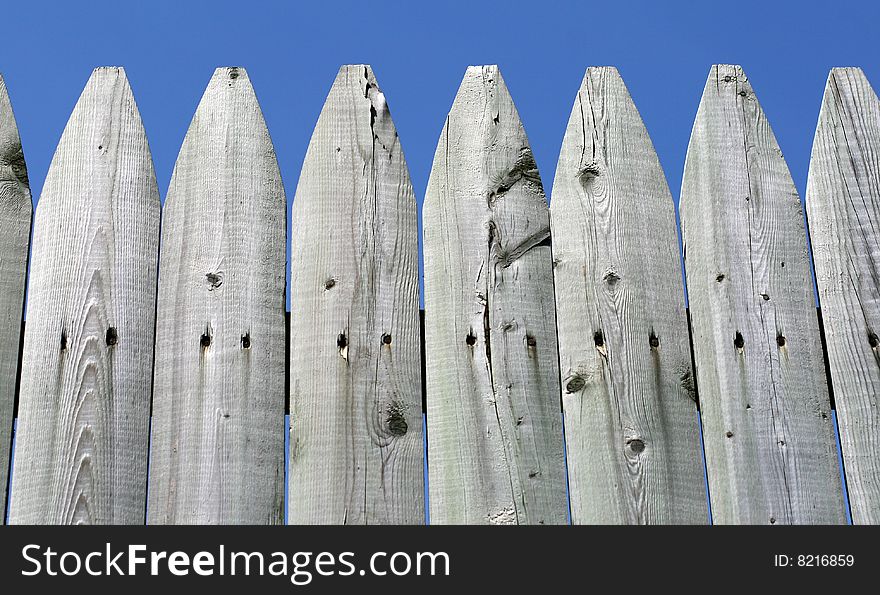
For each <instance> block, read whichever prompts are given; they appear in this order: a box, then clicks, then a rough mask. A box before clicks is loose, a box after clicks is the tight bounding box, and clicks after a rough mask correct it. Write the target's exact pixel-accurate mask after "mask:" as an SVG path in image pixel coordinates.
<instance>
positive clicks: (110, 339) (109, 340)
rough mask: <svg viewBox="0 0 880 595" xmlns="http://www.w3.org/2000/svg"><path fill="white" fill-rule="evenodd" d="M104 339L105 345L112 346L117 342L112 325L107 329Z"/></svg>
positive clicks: (117, 338)
mask: <svg viewBox="0 0 880 595" xmlns="http://www.w3.org/2000/svg"><path fill="white" fill-rule="evenodd" d="M104 341H105V342H106V343H107V345H110V346H113V345H116V343H118V342H119V337H118V336H117V334H116V329H115V328H113V327H112V326H111V327H110V328H108V329H107V335H106V336H105V337H104Z"/></svg>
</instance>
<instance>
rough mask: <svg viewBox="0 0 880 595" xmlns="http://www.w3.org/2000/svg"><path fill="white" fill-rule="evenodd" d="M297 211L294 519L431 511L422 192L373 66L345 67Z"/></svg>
mask: <svg viewBox="0 0 880 595" xmlns="http://www.w3.org/2000/svg"><path fill="white" fill-rule="evenodd" d="M291 217H292V218H291V231H292V233H291V237H292V247H291V274H290V286H291V331H290V358H291V359H290V387H291V395H290V406H291V416H290V425H291V428H290V462H289V477H290V494H289V498H288V522H289V523H291V524H297V523H306V524H316V523H321V524H328V523H333V524H383V523H384V524H412V523H424V521H425V513H424V510H425V505H424V477H423V475H424V472H423V442H422V440H423V439H422V407H421V402H422V399H421V368H420V353H421V352H420V334H419V294H418V292H419V282H418V220H417V211H416V201H415V198H414V195H413V188H412V183H411V182H410V177H409V172H408V170H407V166H406V161H405V160H404V156H403V151H402V149H401V146H400V141H399V139H398V137H397V131H396V130H395V127H394V123H393V122H392V120H391V114H390V112H389V110H388V106H387V104H386V101H385V96H384V95H383V94H382V91H381V90H380V89H379V87H378V85H377V83H376V78H375V76H374V74H373V71H372V69H371V68H370V67H369V66H365V65H351V66H343V67H342V68H341V69H340V70H339V74H338V75H337V77H336V81H335V82H334V83H333V86H332V88H331V89H330V94H329V95H328V97H327V101H326V103H325V104H324V108H323V110H322V111H321V115H320V117H319V119H318V123H317V125H316V126H315V131H314V133H313V135H312V140H311V143H310V144H309V148H308V152H307V153H306V158H305V162H304V163H303V168H302V173H301V175H300V179H299V185H298V186H297V190H296V196H295V198H294V201H293V208H292V216H291Z"/></svg>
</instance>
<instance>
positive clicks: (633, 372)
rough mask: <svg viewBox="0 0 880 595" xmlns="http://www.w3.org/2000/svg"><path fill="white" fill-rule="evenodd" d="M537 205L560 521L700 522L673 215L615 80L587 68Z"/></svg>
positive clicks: (695, 433) (636, 119) (642, 133)
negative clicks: (563, 513)
mask: <svg viewBox="0 0 880 595" xmlns="http://www.w3.org/2000/svg"><path fill="white" fill-rule="evenodd" d="M552 196H553V200H552V202H551V203H550V222H551V227H552V230H553V264H554V277H555V285H556V313H557V314H556V316H557V319H556V322H557V326H558V329H559V333H558V334H559V361H560V368H561V381H562V387H563V388H562V404H563V410H564V412H565V436H566V445H567V453H568V457H567V460H568V478H569V490H570V496H571V515H572V521H573V522H574V523H581V524H595V523H608V524H672V523H686V524H698V523H706V522H707V520H708V510H707V503H706V492H705V481H704V477H703V461H702V456H701V453H700V430H699V424H698V417H697V416H698V413H697V407H696V392H695V388H694V380H693V376H692V365H691V351H690V343H689V334H688V324H687V319H686V317H685V311H684V287H683V284H682V278H681V261H680V258H679V251H678V235H677V229H676V224H675V211H674V208H673V204H672V196H671V194H670V193H669V187H668V186H667V184H666V178H665V176H664V174H663V170H662V169H661V167H660V162H659V161H658V159H657V154H656V153H655V152H654V146H653V144H652V143H651V139H650V137H649V136H648V132H647V130H646V129H645V126H644V124H643V123H642V119H641V117H640V116H639V113H638V111H637V110H636V106H635V104H634V103H633V101H632V99H631V98H630V95H629V92H628V91H627V89H626V86H625V85H624V82H623V79H621V78H620V75H619V74H618V72H617V70H616V69H615V68H589V69H588V70H587V72H586V75H585V76H584V80H583V83H581V87H580V90H579V91H578V95H577V99H576V100H575V103H574V107H573V109H572V112H571V118H570V119H569V122H568V128H567V129H566V132H565V139H564V140H563V143H562V150H561V153H560V156H559V165H558V166H557V169H556V179H555V181H554V183H553V194H552Z"/></svg>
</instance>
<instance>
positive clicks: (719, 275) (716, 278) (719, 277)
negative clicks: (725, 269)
mask: <svg viewBox="0 0 880 595" xmlns="http://www.w3.org/2000/svg"><path fill="white" fill-rule="evenodd" d="M715 280H716V281H718V282H719V283H721V282H722V281H724V273H718V276H717V277H715Z"/></svg>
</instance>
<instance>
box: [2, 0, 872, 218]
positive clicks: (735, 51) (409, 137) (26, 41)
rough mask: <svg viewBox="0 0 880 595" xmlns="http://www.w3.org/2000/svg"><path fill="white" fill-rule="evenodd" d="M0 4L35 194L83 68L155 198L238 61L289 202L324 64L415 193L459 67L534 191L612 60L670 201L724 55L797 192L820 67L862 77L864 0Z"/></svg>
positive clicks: (868, 47)
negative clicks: (473, 82)
mask: <svg viewBox="0 0 880 595" xmlns="http://www.w3.org/2000/svg"><path fill="white" fill-rule="evenodd" d="M4 4H5V5H4V7H3V12H2V14H3V32H2V39H3V48H4V50H3V53H2V54H0V72H2V73H3V75H4V76H5V78H6V82H7V85H8V87H9V93H10V95H11V99H12V102H13V108H14V109H15V113H16V117H17V119H18V123H19V128H20V131H21V136H22V142H23V145H24V151H25V157H26V159H27V164H28V170H29V173H30V179H31V187H32V190H33V192H34V196H35V197H38V196H39V192H40V189H41V187H42V184H43V179H44V178H45V175H46V171H47V169H48V167H49V162H50V160H51V157H52V153H53V151H54V149H55V146H56V144H57V142H58V139H59V137H60V135H61V131H62V129H63V128H64V124H65V122H66V121H67V118H68V116H69V114H70V111H71V109H72V108H73V105H74V103H75V102H76V99H77V97H78V96H79V93H80V91H81V90H82V87H83V85H84V84H85V82H86V79H87V78H88V76H89V74H90V72H91V70H92V68H94V67H96V66H102V65H122V66H124V67H125V68H126V70H127V72H128V76H129V79H130V81H131V84H132V87H133V89H134V93H135V96H136V98H137V101H138V105H139V107H140V111H141V115H142V117H143V120H144V124H145V126H146V129H147V133H148V135H149V139H150V144H151V147H152V151H153V159H154V161H155V164H156V172H157V176H158V180H159V188H160V190H161V192H162V193H163V195H164V193H165V190H166V189H167V187H168V182H169V180H170V177H171V170H172V167H173V165H174V160H175V158H176V155H177V151H178V149H179V148H180V143H181V141H182V140H183V136H184V134H185V133H186V129H187V126H188V125H189V121H190V119H191V118H192V114H193V112H194V110H195V107H196V105H197V103H198V101H199V98H200V96H201V94H202V91H203V90H204V87H205V85H206V84H207V82H208V79H209V78H210V76H211V74H212V72H213V70H214V68H215V67H217V66H225V65H237V66H244V67H245V68H247V70H248V72H249V74H250V77H251V80H252V82H253V84H254V86H255V88H256V91H257V95H258V97H259V99H260V103H261V105H262V107H263V112H264V114H265V117H266V121H267V123H268V125H269V130H270V132H271V134H272V138H273V140H274V142H275V148H276V150H277V153H278V158H279V162H280V165H281V172H282V175H283V177H284V183H285V187H286V190H287V194H288V197H289V199H292V198H293V194H294V190H295V189H296V182H297V179H298V176H299V170H300V166H301V164H302V160H303V156H304V154H305V150H306V147H307V145H308V141H309V137H310V135H311V132H312V128H313V126H314V124H315V121H316V120H317V117H318V113H319V112H320V110H321V106H322V104H323V101H324V98H325V96H326V93H327V91H328V89H329V87H330V84H331V83H332V81H333V79H334V77H335V74H336V71H337V69H338V68H339V66H340V65H341V64H344V63H361V62H367V63H370V64H372V65H373V67H374V69H375V72H376V75H377V77H378V79H379V84H380V86H381V87H382V88H383V91H384V92H385V94H386V97H387V98H388V101H389V105H390V108H391V113H392V115H393V117H394V120H395V122H396V124H397V128H398V132H399V134H400V137H401V141H402V144H403V148H404V151H405V154H406V157H407V161H408V162H409V166H410V171H411V173H412V178H413V182H414V185H415V190H416V195H417V196H418V197H419V200H420V201H421V198H422V196H423V194H424V189H425V186H426V184H427V180H428V174H429V172H430V166H431V161H432V159H433V154H434V148H435V146H436V143H437V139H438V136H439V134H440V130H441V128H442V126H443V120H444V118H445V116H446V113H447V111H448V110H449V107H450V105H451V103H452V99H453V97H454V95H455V92H456V89H457V87H458V84H459V82H460V79H461V76H462V74H463V73H464V69H465V67H466V66H467V65H469V64H486V63H497V64H500V66H501V69H502V72H503V74H504V77H505V80H506V81H507V84H508V87H509V88H510V90H511V93H512V94H513V97H514V100H515V101H516V104H517V107H518V108H519V111H520V115H521V117H522V119H523V122H524V124H525V127H526V131H527V133H528V135H529V138H530V140H531V143H532V147H533V150H534V153H535V156H536V158H537V161H538V165H539V167H540V170H541V173H542V175H543V178H544V183H545V186H546V187H547V189H548V192H549V189H550V186H551V184H552V180H553V174H554V170H555V165H556V158H557V156H558V152H559V147H560V145H561V142H562V136H563V132H564V130H565V125H566V123H567V120H568V115H569V112H570V109H571V105H572V102H573V100H574V95H575V93H576V92H577V89H578V86H579V84H580V81H581V78H582V76H583V72H584V69H585V68H586V67H587V66H590V65H615V66H617V67H618V68H619V69H620V71H621V74H622V75H623V77H624V79H625V81H626V82H627V84H628V86H629V88H630V92H631V93H632V95H633V98H634V99H635V102H636V104H637V105H638V107H639V109H640V111H641V113H642V117H643V118H644V120H645V123H646V125H647V127H648V130H649V132H650V133H651V136H652V138H653V140H654V143H655V145H656V147H657V152H658V154H659V156H660V161H661V163H662V164H663V167H664V169H665V171H666V175H667V178H668V180H669V184H670V187H671V189H672V194H673V196H674V197H675V198H676V200H677V198H678V192H679V186H680V180H681V172H682V167H683V164H684V156H685V151H686V149H687V142H688V137H689V135H690V129H691V125H692V122H693V117H694V114H695V112H696V108H697V105H698V103H699V99H700V93H701V91H702V88H703V84H704V82H705V79H706V75H707V73H708V70H709V67H710V65H711V64H712V63H714V62H735V63H740V64H742V65H743V66H744V67H745V69H746V72H747V74H748V75H749V77H750V78H751V80H752V83H753V84H754V86H755V89H756V91H757V93H758V97H759V99H760V101H761V103H762V105H763V106H764V109H765V111H766V112H767V114H768V116H769V118H770V121H771V124H772V126H773V128H774V130H775V132H776V134H777V136H778V138H779V143H780V145H781V147H782V149H783V151H784V153H785V155H786V157H787V159H788V164H789V166H790V168H791V170H792V174H793V176H794V180H795V183H796V184H797V186H798V189H799V190H800V191H801V192H802V193H803V189H804V186H805V184H806V176H807V167H808V163H809V154H810V147H811V143H812V137H813V131H814V129H815V124H816V118H817V114H818V108H819V103H820V100H821V97H822V90H823V87H824V84H825V78H826V76H827V74H828V69H829V68H830V67H832V66H849V65H856V66H861V67H862V68H863V69H864V70H865V73H866V74H867V76H868V78H869V79H870V80H871V81H872V82H873V83H874V85H875V87H876V86H878V85H880V43H878V40H880V2H876V1H875V0H871V1H869V0H862V1H859V2H850V1H842V0H838V1H835V2H823V3H821V4H820V3H818V2H812V1H806V2H772V1H769V0H763V1H761V2H753V1H751V0H743V1H739V2H725V3H721V2H710V1H705V2H699V3H698V2H688V3H685V2H679V3H672V2H657V1H654V2H642V1H635V2H627V1H620V2H611V1H606V2H602V3H597V2H588V1H581V2H574V1H563V2H554V1H552V0H544V1H540V2H535V1H532V2H520V1H518V0H509V1H506V2H501V1H497V0H496V1H491V2H489V1H482V0H468V1H466V2H457V1H456V2H444V1H442V0H436V1H434V2H431V3H424V2H420V1H418V0H410V1H409V2H403V1H400V2H399V1H383V0H372V1H368V0H363V1H360V2H350V1H348V0H331V1H324V2H292V1H279V0H276V1H273V2H265V1H261V0H250V1H248V2H240V1H239V2H230V1H227V0H214V1H212V2H190V1H185V0H176V1H174V2H167V1H165V0H150V1H146V2H122V1H120V0H116V1H114V2H109V1H104V0H102V1H96V2H90V1H86V0H82V1H78V2H57V3H56V2H40V1H29V2H14V3H4Z"/></svg>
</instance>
